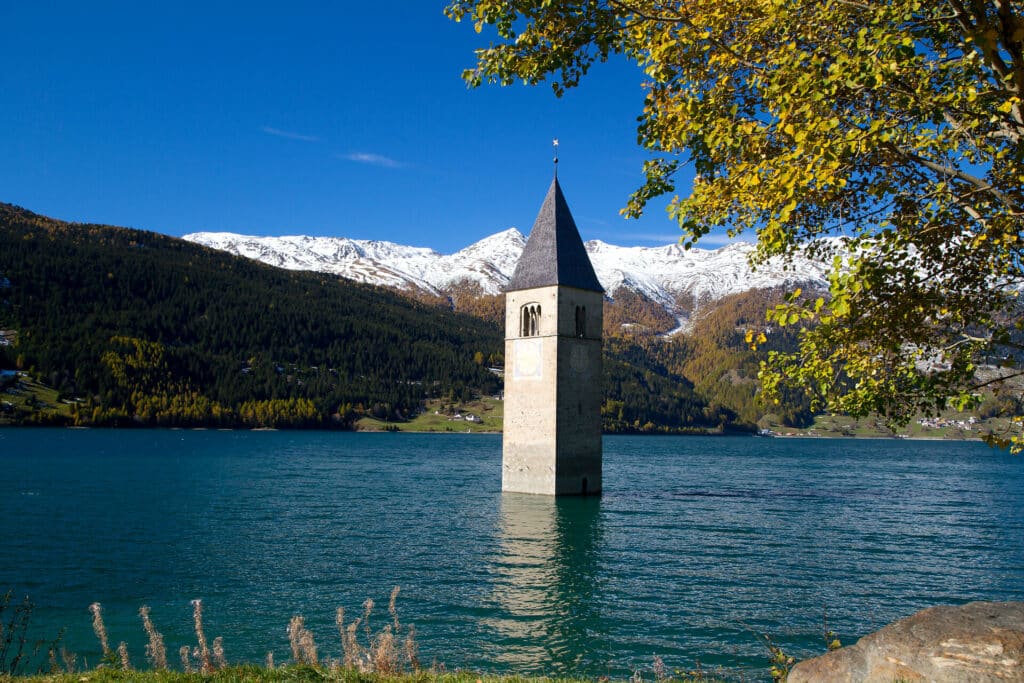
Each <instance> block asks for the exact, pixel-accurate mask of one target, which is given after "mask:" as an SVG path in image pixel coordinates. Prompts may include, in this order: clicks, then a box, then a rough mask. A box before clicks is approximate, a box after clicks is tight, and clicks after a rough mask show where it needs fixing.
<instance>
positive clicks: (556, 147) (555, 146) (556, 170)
mask: <svg viewBox="0 0 1024 683" xmlns="http://www.w3.org/2000/svg"><path fill="white" fill-rule="evenodd" d="M551 144H552V145H553V146H554V148H555V177H556V178H557V177H558V138H555V139H554V140H552V141H551Z"/></svg>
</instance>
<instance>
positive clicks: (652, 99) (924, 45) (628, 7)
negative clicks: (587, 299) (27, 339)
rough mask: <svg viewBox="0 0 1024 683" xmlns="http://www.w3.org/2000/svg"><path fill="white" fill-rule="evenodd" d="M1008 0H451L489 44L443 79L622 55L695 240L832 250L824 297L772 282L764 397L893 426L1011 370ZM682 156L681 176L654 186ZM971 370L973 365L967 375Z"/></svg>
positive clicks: (647, 134) (1017, 239) (518, 75)
mask: <svg viewBox="0 0 1024 683" xmlns="http://www.w3.org/2000/svg"><path fill="white" fill-rule="evenodd" d="M1022 10H1024V6H1022V3H1021V2H1010V1H1006V0H1003V1H987V2H986V1H982V0H977V1H971V0H933V1H921V0H889V1H887V2H875V1H874V0H716V1H715V2H687V1H685V0H572V1H558V0H554V1H552V0H454V1H453V2H452V3H451V4H450V5H449V6H448V8H447V10H446V12H447V14H448V15H449V16H450V17H451V18H453V19H455V20H456V21H460V20H468V21H471V22H472V23H473V24H474V25H475V27H476V29H477V31H483V30H485V29H486V30H487V31H488V32H490V33H493V34H495V36H496V39H495V42H493V43H492V44H491V45H490V46H489V47H486V48H482V49H480V50H478V51H477V53H476V57H477V61H476V65H475V67H474V68H471V69H469V70H467V71H466V72H465V74H464V77H465V79H466V80H467V81H468V82H469V83H470V84H471V85H473V86H477V85H480V84H483V83H500V84H508V83H512V82H514V81H517V80H521V81H523V82H526V83H528V84H537V83H541V82H549V83H550V85H551V87H552V88H553V89H554V91H555V93H556V94H560V93H562V92H563V91H564V89H566V88H571V87H574V86H576V85H578V84H579V83H580V81H581V79H582V78H583V77H584V76H585V74H586V73H587V71H588V69H589V68H590V67H591V66H592V65H593V64H594V63H595V62H597V61H603V60H606V59H609V58H615V59H621V58H625V59H627V60H630V61H632V62H635V63H636V64H638V65H639V66H640V67H642V69H643V73H644V74H645V76H644V77H643V79H644V81H645V83H644V85H645V87H646V97H645V100H644V102H643V105H642V106H643V110H642V113H641V116H640V125H639V131H638V132H639V141H640V144H641V145H642V146H643V147H645V148H646V149H647V150H649V151H650V152H651V153H652V158H651V160H650V161H648V162H646V163H645V167H644V170H645V173H646V183H645V184H644V185H643V186H642V187H641V188H639V189H638V190H637V191H636V192H635V193H634V194H633V195H632V196H631V197H630V198H629V200H628V204H627V205H626V207H625V209H624V210H623V211H624V213H625V214H627V215H628V216H638V215H639V214H640V213H641V212H642V211H643V210H644V207H645V205H646V204H647V202H648V201H649V200H650V199H652V198H653V197H656V196H661V195H666V194H668V195H675V196H673V198H672V199H671V201H670V203H669V207H668V211H669V214H670V216H671V218H672V219H674V220H675V221H677V222H678V223H679V226H680V228H681V229H682V234H683V241H684V242H685V243H686V244H687V245H690V244H693V243H695V242H696V241H697V240H698V239H699V238H700V237H701V236H702V235H705V234H707V233H708V232H709V231H710V230H712V229H714V228H722V227H724V228H726V229H727V230H728V231H729V234H731V235H737V234H739V233H741V232H744V231H753V232H755V233H756V235H757V251H756V256H755V260H756V261H763V260H765V259H768V258H773V257H778V258H787V257H790V256H792V255H794V254H795V253H798V252H803V253H805V254H808V255H812V256H817V257H819V258H821V259H826V260H827V261H828V262H830V263H831V264H832V271H831V276H830V281H829V292H828V295H827V296H823V297H817V296H808V295H804V294H803V293H801V292H794V293H793V295H792V296H791V297H790V300H789V303H787V304H786V305H784V306H780V307H778V308H776V309H773V310H771V311H769V314H768V320H767V321H766V327H765V329H758V330H751V332H750V334H749V337H750V341H751V343H753V344H757V343H758V342H759V341H762V340H763V339H764V338H765V337H764V335H765V334H766V333H770V332H769V330H770V327H768V325H799V326H800V327H801V328H802V330H801V334H800V347H799V350H798V351H797V352H795V353H792V354H777V353H776V354H771V355H770V356H769V357H768V358H767V359H766V361H765V362H764V363H763V365H762V370H761V377H762V382H763V387H764V389H765V394H766V396H767V397H769V398H772V397H777V396H778V395H779V392H780V391H781V390H782V389H783V388H784V387H785V386H787V385H788V386H790V387H799V388H802V389H803V390H806V391H807V392H808V393H809V394H810V395H811V397H812V399H813V401H814V404H815V406H816V407H817V408H823V409H828V410H831V411H836V412H846V413H849V414H852V415H856V416H862V415H866V414H869V413H879V414H882V415H885V416H886V417H887V418H888V419H889V420H890V421H891V422H892V423H895V424H900V423H905V422H906V421H908V420H909V419H911V417H913V416H914V415H915V414H918V413H920V412H922V411H924V412H932V413H934V412H936V411H938V410H941V409H943V408H945V407H946V406H947V405H955V406H957V407H967V406H970V405H972V404H974V403H975V402H977V400H978V399H979V397H980V396H981V395H982V393H983V392H984V391H989V392H996V393H1002V394H1003V396H1004V398H1007V397H1008V398H1009V399H1010V400H1009V403H1008V405H1010V406H1012V405H1013V404H1014V403H1016V406H1017V413H1018V414H1017V417H1016V419H1017V422H1016V428H1015V429H1014V430H1013V431H1010V432H1008V433H1005V434H995V435H993V436H992V438H993V440H994V441H996V442H998V443H1001V444H1008V443H1009V444H1012V445H1013V446H1014V448H1015V449H1017V450H1019V449H1020V447H1021V445H1022V440H1021V439H1022V437H1021V429H1020V428H1021V422H1020V416H1019V413H1020V402H1021V392H1020V386H1021V385H1022V382H1021V380H1022V377H1024V364H1022V358H1024V345H1022V335H1024V330H1022V307H1021V303H1020V302H1019V300H1018V296H1019V293H1020V290H1021V283H1022V281H1024V258H1022V256H1024V253H1022V250H1024V237H1022V234H1021V228H1022V210H1024V163H1022V161H1024V146H1022V135H1024V119H1022V110H1021V98H1022V92H1024V23H1022V20H1021V15H1022ZM684 165H691V166H692V167H693V170H694V171H695V172H696V181H695V182H694V183H693V185H692V188H682V189H683V190H685V192H680V193H679V194H676V175H677V172H678V171H679V169H680V168H682V167H683V166H684ZM983 366H984V372H979V369H980V368H982V367H983Z"/></svg>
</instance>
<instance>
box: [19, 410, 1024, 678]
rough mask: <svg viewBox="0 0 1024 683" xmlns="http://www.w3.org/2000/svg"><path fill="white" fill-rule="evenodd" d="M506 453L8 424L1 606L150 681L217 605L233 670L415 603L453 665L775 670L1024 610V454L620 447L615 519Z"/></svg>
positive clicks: (748, 444) (40, 633) (657, 442)
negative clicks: (979, 604) (148, 623)
mask: <svg viewBox="0 0 1024 683" xmlns="http://www.w3.org/2000/svg"><path fill="white" fill-rule="evenodd" d="M500 461H501V437H500V436H494V435H413V434H349V433H320V432H216V431H101V430H91V431H79V430H29V429H5V430H0V471H2V472H3V473H4V474H5V486H4V491H3V493H2V495H0V520H2V521H0V590H3V589H4V588H6V587H10V588H13V589H15V591H16V593H17V594H19V595H24V594H28V595H29V596H31V598H32V599H33V601H34V602H35V603H36V605H37V607H36V610H35V613H34V615H33V626H32V635H33V636H34V637H53V635H55V634H56V632H57V630H58V629H59V628H60V627H62V626H66V627H67V629H68V631H67V634H66V636H65V643H66V645H67V647H68V648H69V649H70V650H73V651H75V652H77V653H78V655H79V663H82V660H83V659H85V660H87V661H88V662H89V663H90V664H95V663H96V662H97V661H98V659H99V653H98V645H97V644H96V641H95V638H94V637H93V635H92V631H91V627H90V618H89V613H88V606H89V604H90V603H92V602H94V601H99V602H100V603H102V604H103V608H104V614H105V617H106V622H107V627H108V630H109V631H110V635H111V639H112V640H113V641H114V642H115V643H116V642H117V641H120V640H125V641H127V643H128V646H129V651H130V652H131V654H132V657H133V660H134V661H135V662H136V664H140V665H141V664H143V660H144V658H143V644H144V634H143V633H142V629H141V626H140V621H139V618H138V616H137V610H138V608H139V606H140V605H142V604H148V605H150V607H151V608H152V616H153V620H154V622H155V623H156V626H157V628H158V629H159V630H161V631H162V632H163V634H164V637H165V640H166V642H167V645H168V651H169V652H177V649H178V647H180V646H181V645H185V644H190V643H193V642H194V634H193V633H192V632H191V631H190V628H191V607H190V604H189V603H190V601H191V600H192V599H193V598H201V599H202V600H203V604H204V607H205V625H206V632H207V636H208V637H209V638H211V639H212V638H213V637H214V636H217V635H222V636H223V637H224V645H225V650H226V655H227V658H228V659H229V661H239V660H244V661H262V660H263V657H264V655H265V653H266V652H267V651H268V650H273V651H274V653H275V659H276V660H277V661H278V662H283V661H286V660H287V659H288V658H289V656H290V650H289V647H288V641H287V636H286V631H285V629H286V627H287V624H288V620H289V618H290V617H291V616H292V615H293V614H302V615H304V616H305V617H306V624H307V627H308V628H310V629H311V630H312V631H313V633H314V634H315V636H316V639H317V643H318V645H319V648H320V652H321V654H322V655H327V656H338V655H339V654H340V644H339V643H338V638H337V632H336V630H335V628H334V624H333V620H334V612H335V609H336V608H337V607H339V606H343V607H345V608H346V611H347V613H348V614H349V615H355V614H357V613H359V611H360V605H361V604H362V602H363V601H364V600H365V599H366V598H373V599H374V600H375V601H376V602H377V604H378V605H379V606H380V607H379V608H378V611H377V612H376V614H375V616H374V617H373V619H372V623H371V626H374V627H379V626H382V625H383V624H384V622H385V620H386V618H387V616H386V610H385V609H384V608H383V607H384V605H386V603H387V598H388V594H389V592H390V590H391V588H392V586H394V585H400V586H401V588H402V593H401V597H400V598H399V602H398V607H399V616H400V617H401V618H402V620H403V621H404V622H406V623H413V624H415V626H416V629H417V633H418V640H419V644H420V655H421V659H422V660H423V661H425V662H428V663H429V662H431V661H434V660H436V661H438V662H442V663H444V665H445V666H447V668H449V669H453V668H457V667H461V668H474V669H483V670H487V671H494V672H522V673H548V674H556V673H575V674H591V675H605V674H610V675H612V676H625V675H628V674H629V673H630V672H631V671H633V670H634V669H636V668H643V669H646V670H647V671H650V668H651V663H652V659H653V656H654V655H658V656H660V657H661V658H662V659H663V660H664V662H665V664H666V665H667V666H668V668H669V669H672V668H684V667H692V666H693V665H694V664H695V662H696V661H697V660H699V661H700V662H701V663H702V664H703V665H704V666H706V667H709V668H714V667H724V668H726V669H729V670H731V671H737V672H741V673H744V674H745V675H746V676H747V677H748V678H750V677H754V678H761V677H763V676H764V672H765V664H764V662H765V650H764V648H763V646H762V645H761V644H760V643H759V642H758V639H757V634H760V633H769V634H771V635H772V638H773V639H774V640H775V641H776V642H777V643H779V644H781V645H782V646H783V647H784V648H785V649H786V650H787V651H788V652H790V653H791V654H794V655H796V656H798V657H801V656H807V655H811V654H817V653H819V652H820V651H821V650H822V647H823V643H822V631H823V616H824V613H825V611H826V610H827V618H828V624H829V627H830V628H832V629H833V630H835V631H837V632H838V633H839V635H840V637H841V638H842V639H843V640H844V642H848V643H849V642H853V641H854V640H855V639H856V638H857V637H859V636H861V635H863V634H865V633H867V632H869V631H871V630H874V629H876V628H879V627H880V626H882V625H884V624H885V623H888V622H890V621H892V620H894V619H897V618H899V617H902V616H906V615H908V614H910V613H912V612H914V611H916V610H918V609H920V608H922V607H925V606H929V605H933V604H937V603H962V602H966V601H969V600H976V599H985V600H1024V460H1022V459H1021V458H1020V457H1016V458H1015V457H1011V456H1009V455H1007V454H1005V453H1001V452H998V451H993V450H991V449H989V448H988V447H986V446H984V445H982V444H978V443H951V442H907V441H896V440H792V439H756V438H740V437H736V438H701V437H606V438H605V493H604V495H603V496H602V497H601V498H600V499H594V498H591V499H563V500H558V501H554V500H551V499H548V498H541V497H530V496H519V495H507V494H506V495H503V494H502V493H501V492H500V490H499V488H500V465H501V462H500Z"/></svg>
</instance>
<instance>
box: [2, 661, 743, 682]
mask: <svg viewBox="0 0 1024 683" xmlns="http://www.w3.org/2000/svg"><path fill="white" fill-rule="evenodd" d="M638 680H639V679H638V678H637V677H634V678H633V679H632V681H638ZM8 681H9V682H12V683H13V682H15V681H16V682H17V683H117V682H120V681H132V682H133V683H134V682H137V683H277V682H279V681H280V682H287V681H324V682H325V683H595V681H594V680H592V679H583V678H544V677H523V676H491V675H486V676H483V675H479V674H474V673H469V672H451V673H449V672H439V671H435V670H428V669H423V670H420V671H416V672H409V673H402V674H379V673H363V672H360V671H357V670H355V669H337V668H335V669H325V668H322V667H313V666H309V665H289V666H282V667H278V668H275V669H268V668H265V667H261V666H256V665H253V664H243V665H236V666H229V667H226V668H224V669H218V670H217V671H214V672H212V673H208V674H203V673H197V672H193V673H182V672H178V671H122V670H119V669H107V668H101V669H95V670H93V671H87V672H82V673H70V674H69V673H60V674H45V675H36V676H18V677H11V676H5V675H0V682H8ZM600 681H604V682H605V683H606V682H607V679H600ZM659 683H724V681H723V679H719V678H714V677H710V676H705V675H704V674H698V673H696V672H695V673H694V676H690V675H684V676H682V677H672V678H666V679H661V681H660V682H659Z"/></svg>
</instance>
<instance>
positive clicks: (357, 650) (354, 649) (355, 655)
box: [343, 619, 363, 669]
mask: <svg viewBox="0 0 1024 683" xmlns="http://www.w3.org/2000/svg"><path fill="white" fill-rule="evenodd" d="M359 621H360V620H359V619H356V620H355V621H353V622H352V623H351V624H349V625H348V627H347V628H346V629H345V642H344V647H343V649H344V651H345V655H344V656H345V668H346V669H357V668H359V664H360V662H361V661H362V659H363V656H362V655H363V652H362V648H361V647H360V646H359V639H358V638H357V637H356V632H357V631H358V630H359Z"/></svg>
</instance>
